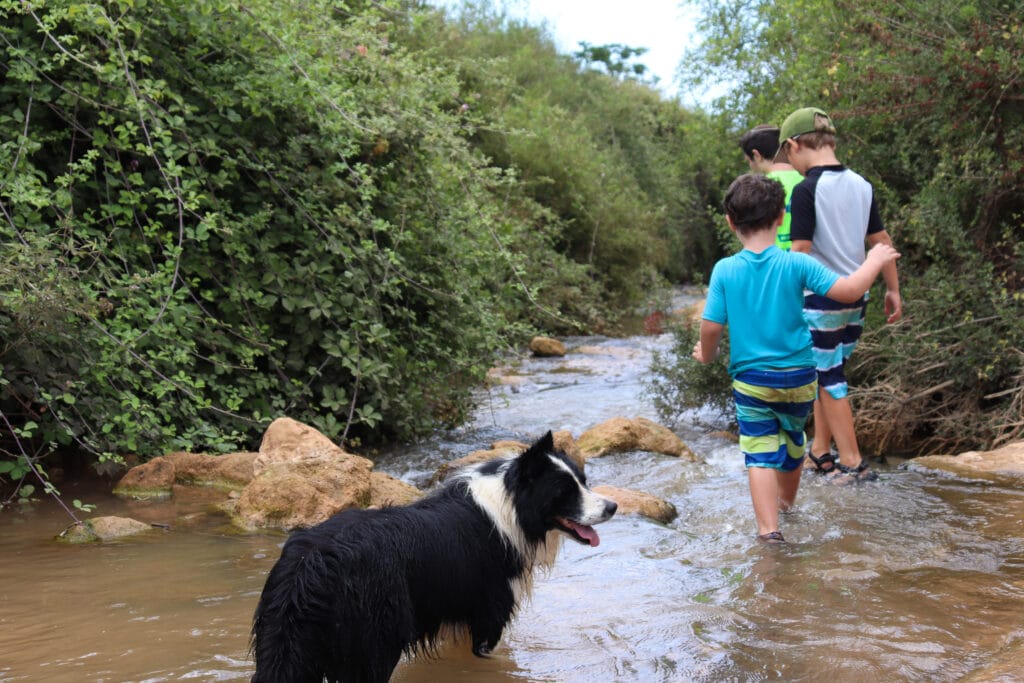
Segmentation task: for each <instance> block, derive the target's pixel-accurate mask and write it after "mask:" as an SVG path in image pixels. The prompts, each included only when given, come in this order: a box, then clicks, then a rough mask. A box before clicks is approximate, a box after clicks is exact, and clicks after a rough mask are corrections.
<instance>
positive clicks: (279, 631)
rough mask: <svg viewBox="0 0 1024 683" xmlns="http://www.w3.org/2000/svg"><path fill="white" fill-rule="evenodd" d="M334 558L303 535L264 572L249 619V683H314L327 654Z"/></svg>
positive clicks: (323, 668) (326, 666) (325, 666)
mask: <svg viewBox="0 0 1024 683" xmlns="http://www.w3.org/2000/svg"><path fill="white" fill-rule="evenodd" d="M336 562H337V558H334V557H330V556H328V555H325V554H324V553H323V552H322V550H321V548H320V547H319V546H317V545H316V544H315V543H313V542H310V541H309V540H307V539H302V538H292V539H291V540H290V541H289V542H288V543H286V544H285V547H284V550H283V551H282V553H281V558H280V559H279V560H278V561H277V563H276V564H275V565H274V567H273V569H271V570H270V574H269V575H268V576H267V582H266V584H265V585H264V587H263V593H262V595H260V601H259V604H258V605H257V607H256V614H255V616H254V617H253V624H252V641H251V644H250V650H251V652H252V654H253V656H254V658H255V660H256V673H255V674H254V675H253V677H252V683H282V682H283V681H288V682H289V683H303V682H305V681H310V682H315V683H320V682H321V681H323V678H324V675H325V674H326V673H327V671H328V670H329V669H331V668H332V667H331V664H330V663H329V662H330V661H331V660H332V658H333V656H336V655H334V654H332V652H331V646H330V640H331V637H332V633H333V628H332V618H331V614H332V605H331V600H332V596H331V592H330V589H329V587H328V586H327V585H325V584H326V581H325V580H326V578H327V577H330V576H333V575H335V573H336V569H337V567H336V566H334V565H336Z"/></svg>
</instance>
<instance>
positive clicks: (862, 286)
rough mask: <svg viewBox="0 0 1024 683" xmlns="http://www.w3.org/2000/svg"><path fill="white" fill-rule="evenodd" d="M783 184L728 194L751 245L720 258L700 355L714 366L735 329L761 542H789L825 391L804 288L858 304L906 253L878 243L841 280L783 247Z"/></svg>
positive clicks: (746, 183) (738, 229)
mask: <svg viewBox="0 0 1024 683" xmlns="http://www.w3.org/2000/svg"><path fill="white" fill-rule="evenodd" d="M785 199H786V193H785V190H784V189H783V187H782V185H781V184H780V183H779V182H778V181H776V180H772V179H771V178H766V177H764V176H759V175H742V176H740V177H739V178H737V179H736V180H735V181H733V183H732V185H730V186H729V191H728V192H727V193H726V195H725V202H724V207H725V216H726V221H727V222H728V224H729V228H730V229H731V230H732V231H734V232H735V233H736V236H737V237H738V238H739V240H740V243H741V244H742V245H743V250H742V251H741V252H739V253H738V254H735V255H733V256H730V257H728V258H724V259H722V260H721V261H719V262H718V263H717V264H715V267H714V270H713V271H712V272H711V282H710V284H709V285H708V297H707V302H706V304H705V306H704V314H703V319H702V320H701V324H700V340H699V341H698V342H697V344H696V345H695V346H694V347H693V357H694V358H696V359H697V360H698V361H700V362H701V363H710V362H711V361H712V360H714V358H715V356H716V354H717V353H718V343H719V342H720V341H721V339H722V334H723V332H724V330H725V326H726V325H727V324H728V325H729V332H730V334H729V338H730V354H729V374H730V375H731V376H732V378H733V398H734V399H735V402H736V417H737V421H738V422H739V427H740V450H741V451H742V452H743V455H744V458H745V460H746V467H747V477H748V480H749V482H750V496H751V500H752V501H753V505H754V516H755V517H756V519H757V534H758V538H759V539H760V540H762V541H765V542H769V543H781V542H784V541H785V539H784V538H783V536H782V533H781V532H780V531H779V510H780V509H781V510H788V509H789V508H790V507H791V506H792V505H793V502H794V501H795V500H796V494H797V489H798V488H799V486H800V473H801V469H802V467H801V466H802V464H803V459H804V431H803V429H804V425H805V424H806V422H807V417H808V415H809V414H810V412H811V409H812V406H813V404H814V399H815V397H816V395H817V389H818V381H817V372H816V370H815V364H814V355H813V354H812V350H811V333H810V331H809V330H808V328H807V323H806V322H805V321H804V318H803V304H804V289H808V290H811V291H813V292H816V293H818V294H821V295H827V296H828V297H829V298H831V299H835V300H837V301H847V302H850V301H856V300H858V299H859V298H860V297H861V296H863V295H864V292H865V291H867V289H868V288H869V287H870V286H871V283H872V282H874V280H875V278H876V277H877V276H878V274H879V272H881V270H882V267H883V266H885V265H886V264H887V263H890V262H892V261H894V260H895V259H897V258H899V254H898V253H897V252H896V250H895V249H893V248H892V247H891V246H888V245H881V244H880V245H878V246H876V247H875V248H873V249H872V250H871V251H870V252H869V253H868V255H867V258H866V259H865V261H864V263H863V265H861V267H860V268H858V269H857V270H856V271H855V272H854V273H852V274H851V275H849V276H848V277H840V276H839V275H837V274H835V273H834V272H832V271H831V270H829V269H828V268H826V267H825V266H823V265H821V264H820V263H818V262H817V261H816V260H815V259H814V258H812V257H810V256H808V255H807V254H801V253H794V252H786V251H782V250H781V249H779V248H778V247H776V246H775V234H776V231H777V229H778V227H779V224H780V223H781V222H782V218H783V215H784V212H785Z"/></svg>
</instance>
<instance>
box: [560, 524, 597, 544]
mask: <svg viewBox="0 0 1024 683" xmlns="http://www.w3.org/2000/svg"><path fill="white" fill-rule="evenodd" d="M566 521H568V522H569V526H571V527H572V530H573V531H575V532H576V533H577V534H579V535H580V538H582V539H584V540H586V542H587V543H589V544H590V545H591V547H593V548H596V547H597V546H598V544H599V543H601V538H600V537H599V536H598V535H597V532H596V531H594V527H592V526H583V525H582V524H577V523H576V522H574V521H572V520H566Z"/></svg>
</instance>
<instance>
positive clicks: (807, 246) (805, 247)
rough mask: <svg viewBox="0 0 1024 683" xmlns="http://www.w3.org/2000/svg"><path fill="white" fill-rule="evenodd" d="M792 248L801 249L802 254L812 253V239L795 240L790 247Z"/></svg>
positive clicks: (794, 249)
mask: <svg viewBox="0 0 1024 683" xmlns="http://www.w3.org/2000/svg"><path fill="white" fill-rule="evenodd" d="M791 234H792V233H791ZM790 249H791V250H792V251H799V252H800V253H801V254H810V253H811V241H810V240H793V244H792V246H791V247H790Z"/></svg>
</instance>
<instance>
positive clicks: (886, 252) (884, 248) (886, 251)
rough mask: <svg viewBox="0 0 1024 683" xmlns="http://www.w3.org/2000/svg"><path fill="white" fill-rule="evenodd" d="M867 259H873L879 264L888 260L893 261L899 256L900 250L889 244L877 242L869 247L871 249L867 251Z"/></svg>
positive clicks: (883, 263)
mask: <svg viewBox="0 0 1024 683" xmlns="http://www.w3.org/2000/svg"><path fill="white" fill-rule="evenodd" d="M867 257H868V258H869V259H873V260H874V261H876V262H878V264H879V265H885V264H886V263H889V262H890V261H895V260H896V259H898V258H899V257H900V252H898V251H896V249H895V248H894V247H893V246H892V245H890V244H885V243H883V242H879V243H878V244H876V245H875V246H873V247H871V251H869V252H868V256H867Z"/></svg>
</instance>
